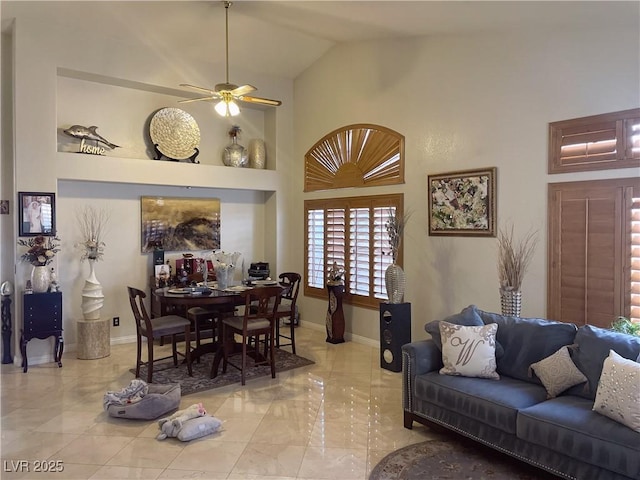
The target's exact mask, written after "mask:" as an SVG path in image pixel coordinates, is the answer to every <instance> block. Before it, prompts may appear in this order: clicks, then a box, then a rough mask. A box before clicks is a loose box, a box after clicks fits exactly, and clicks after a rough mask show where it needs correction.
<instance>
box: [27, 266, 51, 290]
mask: <svg viewBox="0 0 640 480" xmlns="http://www.w3.org/2000/svg"><path fill="white" fill-rule="evenodd" d="M49 283H50V277H49V268H48V267H47V266H45V265H41V266H37V267H33V270H31V288H32V289H33V292H34V293H44V292H46V291H48V290H49Z"/></svg>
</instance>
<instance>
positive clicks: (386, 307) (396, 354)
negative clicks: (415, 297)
mask: <svg viewBox="0 0 640 480" xmlns="http://www.w3.org/2000/svg"><path fill="white" fill-rule="evenodd" d="M410 342H411V304H410V303H381V304H380V367H381V368H385V369H387V370H391V371H392V372H400V371H402V346H403V345H404V344H405V343H410Z"/></svg>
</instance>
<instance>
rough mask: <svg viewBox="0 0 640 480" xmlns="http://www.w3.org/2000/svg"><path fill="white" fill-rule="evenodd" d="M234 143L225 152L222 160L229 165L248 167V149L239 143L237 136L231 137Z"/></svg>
mask: <svg viewBox="0 0 640 480" xmlns="http://www.w3.org/2000/svg"><path fill="white" fill-rule="evenodd" d="M231 138H232V139H233V140H232V143H231V145H228V146H227V147H226V148H225V149H224V152H223V155H222V161H223V163H224V164H225V165H226V166H227V167H246V166H247V165H248V164H249V158H248V157H247V149H246V148H244V147H243V146H242V145H240V144H239V143H238V140H237V138H236V137H231Z"/></svg>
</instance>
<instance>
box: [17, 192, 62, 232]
mask: <svg viewBox="0 0 640 480" xmlns="http://www.w3.org/2000/svg"><path fill="white" fill-rule="evenodd" d="M18 217H19V218H18V236H20V237H36V236H38V235H42V236H45V237H53V236H55V234H56V194H55V193H42V192H18Z"/></svg>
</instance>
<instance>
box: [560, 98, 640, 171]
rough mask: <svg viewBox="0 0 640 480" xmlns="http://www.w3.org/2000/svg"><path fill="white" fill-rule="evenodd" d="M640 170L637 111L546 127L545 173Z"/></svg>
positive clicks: (575, 120) (639, 138)
mask: <svg viewBox="0 0 640 480" xmlns="http://www.w3.org/2000/svg"><path fill="white" fill-rule="evenodd" d="M636 166H640V109H637V108H636V109H632V110H625V111H622V112H615V113H607V114H603V115H594V116H590V117H583V118H575V119H572V120H564V121H561V122H553V123H550V124H549V173H565V172H580V171H590V170H603V169H612V168H628V167H636Z"/></svg>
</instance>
